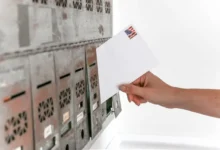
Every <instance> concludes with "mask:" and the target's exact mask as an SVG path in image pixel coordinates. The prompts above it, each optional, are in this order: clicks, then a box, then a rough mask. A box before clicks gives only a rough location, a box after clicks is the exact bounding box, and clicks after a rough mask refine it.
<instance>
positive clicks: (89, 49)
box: [86, 44, 102, 138]
mask: <svg viewBox="0 0 220 150" xmlns="http://www.w3.org/2000/svg"><path fill="white" fill-rule="evenodd" d="M86 69H87V75H86V76H87V81H88V83H87V86H88V102H89V107H90V109H89V110H90V119H91V122H90V123H91V126H90V128H91V137H92V138H94V137H95V136H96V135H97V134H98V132H100V130H101V128H102V108H101V100H100V90H99V81H98V67H97V59H96V44H93V45H87V46H86Z"/></svg>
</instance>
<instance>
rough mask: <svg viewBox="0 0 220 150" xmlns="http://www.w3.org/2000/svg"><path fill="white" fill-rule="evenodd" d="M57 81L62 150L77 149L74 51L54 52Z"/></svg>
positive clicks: (62, 50)
mask: <svg viewBox="0 0 220 150" xmlns="http://www.w3.org/2000/svg"><path fill="white" fill-rule="evenodd" d="M54 58H55V74H56V83H57V92H56V93H57V101H58V103H59V106H58V112H59V126H60V147H61V150H68V149H69V150H74V149H75V138H74V137H75V130H74V128H75V116H76V115H75V112H74V99H73V96H72V95H73V84H72V79H73V75H72V70H73V69H72V65H73V59H72V51H71V50H67V49H61V50H59V51H57V52H55V53H54Z"/></svg>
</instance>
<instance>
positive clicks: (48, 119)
mask: <svg viewBox="0 0 220 150" xmlns="http://www.w3.org/2000/svg"><path fill="white" fill-rule="evenodd" d="M29 59H30V66H31V69H30V70H31V71H30V72H31V83H32V100H33V112H34V113H33V119H34V133H35V134H34V135H35V136H34V138H35V150H47V149H51V150H58V149H60V148H59V147H60V145H59V117H58V101H57V99H56V84H55V75H54V59H53V53H42V54H37V55H33V56H30V57H29Z"/></svg>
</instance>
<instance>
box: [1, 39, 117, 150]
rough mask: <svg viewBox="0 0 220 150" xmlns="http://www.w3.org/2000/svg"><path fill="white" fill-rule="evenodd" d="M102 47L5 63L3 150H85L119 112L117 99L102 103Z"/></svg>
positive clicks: (50, 53)
mask: <svg viewBox="0 0 220 150" xmlns="http://www.w3.org/2000/svg"><path fill="white" fill-rule="evenodd" d="M100 44H101V43H95V44H90V45H85V46H80V47H68V48H66V49H62V50H57V51H51V52H45V53H38V54H34V55H30V56H23V57H18V58H13V59H8V60H4V61H1V63H0V98H1V102H0V103H1V105H0V116H1V122H0V133H1V137H0V143H1V147H0V149H1V150H75V149H76V150H81V149H83V147H84V146H85V145H86V144H87V143H88V142H89V141H90V140H91V139H93V138H94V137H95V136H96V135H97V134H98V133H99V132H100V130H101V129H102V124H103V121H104V120H105V119H106V118H107V116H108V115H109V114H110V113H111V112H113V111H114V112H115V115H116V116H117V115H118V114H119V113H120V111H121V105H120V100H119V96H118V94H116V95H114V96H113V97H112V98H110V99H109V100H107V101H106V102H105V103H103V104H101V101H100V93H99V81H98V70H97V69H98V68H97V62H96V47H98V46H99V45H100ZM112 110H113V111H112Z"/></svg>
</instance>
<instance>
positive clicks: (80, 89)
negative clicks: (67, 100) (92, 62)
mask: <svg viewBox="0 0 220 150" xmlns="http://www.w3.org/2000/svg"><path fill="white" fill-rule="evenodd" d="M70 49H71V50H72V54H73V65H72V69H73V99H74V103H75V105H74V111H75V115H76V119H75V124H76V149H77V150H80V149H82V148H83V147H84V146H85V145H86V144H87V143H88V141H89V139H90V138H89V120H88V110H87V108H88V105H87V101H86V84H87V83H86V77H85V75H86V72H85V71H86V66H85V65H86V61H85V47H84V46H81V47H77V48H70Z"/></svg>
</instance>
